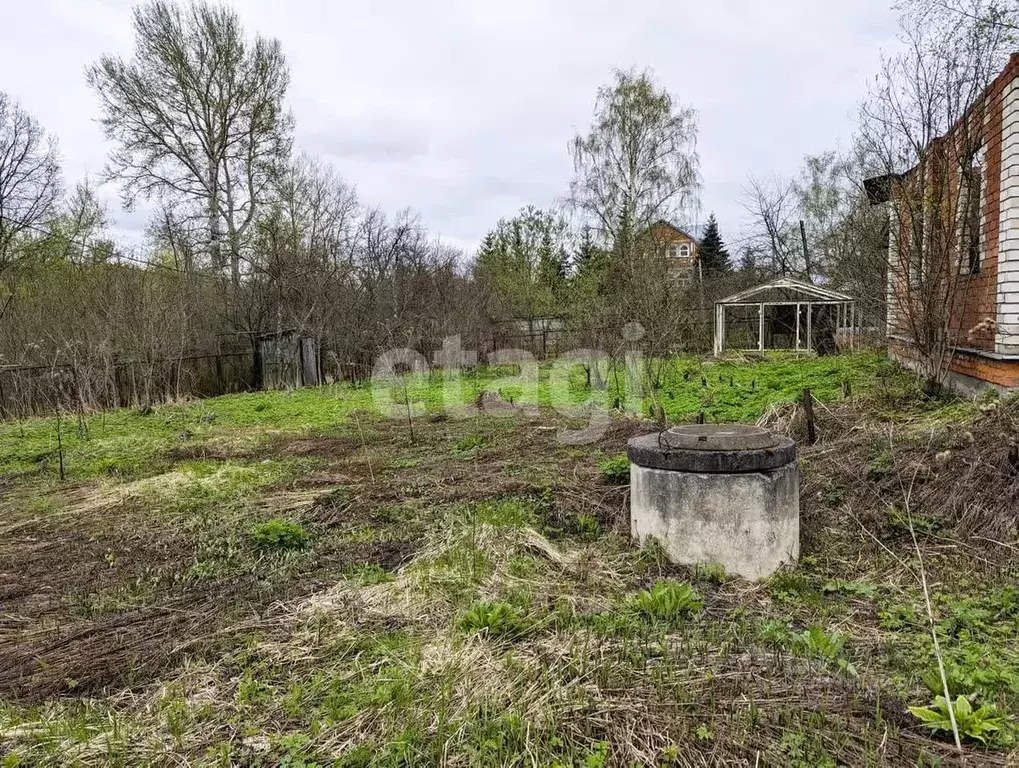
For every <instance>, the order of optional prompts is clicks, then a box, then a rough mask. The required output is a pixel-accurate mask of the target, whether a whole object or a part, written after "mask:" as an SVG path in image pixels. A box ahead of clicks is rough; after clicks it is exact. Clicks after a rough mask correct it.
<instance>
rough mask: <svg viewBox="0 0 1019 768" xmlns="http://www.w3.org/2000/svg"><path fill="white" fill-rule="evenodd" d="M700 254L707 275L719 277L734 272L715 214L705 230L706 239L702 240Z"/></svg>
mask: <svg viewBox="0 0 1019 768" xmlns="http://www.w3.org/2000/svg"><path fill="white" fill-rule="evenodd" d="M698 253H699V254H700V260H701V268H702V270H703V272H704V274H705V275H708V274H714V275H718V274H721V273H723V272H730V271H731V270H732V263H731V262H730V260H729V251H727V250H726V248H725V243H723V242H722V236H721V235H720V234H719V233H718V221H717V220H716V219H715V214H711V216H710V217H709V218H708V225H707V227H706V228H705V230H704V237H703V238H702V239H701V244H700V248H699V249H698Z"/></svg>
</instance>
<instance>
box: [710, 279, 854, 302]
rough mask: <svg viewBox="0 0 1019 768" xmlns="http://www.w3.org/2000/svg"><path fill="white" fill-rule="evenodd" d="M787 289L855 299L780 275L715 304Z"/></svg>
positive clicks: (828, 297)
mask: <svg viewBox="0 0 1019 768" xmlns="http://www.w3.org/2000/svg"><path fill="white" fill-rule="evenodd" d="M783 288H784V289H788V290H791V291H798V292H799V293H803V294H806V295H807V296H809V297H811V298H815V299H822V300H826V301H856V299H854V298H853V297H852V296H849V295H847V294H845V293H840V292H838V291H832V290H829V289H827V288H821V287H820V286H817V285H813V284H811V283H805V282H803V281H802V280H794V279H793V278H791V277H780V278H779V279H778V280H772V281H771V282H770V283H764V284H763V285H758V286H755V287H754V288H748V289H747V290H745V291H741V292H740V293H736V294H733V295H732V296H728V297H726V298H724V299H720V300H718V301H716V302H715V303H716V304H739V303H741V302H745V301H746V300H747V299H750V298H752V297H754V296H757V295H758V294H760V293H764V292H765V291H773V290H776V289H783ZM787 303H789V304H796V303H797V302H796V301H789V302H787Z"/></svg>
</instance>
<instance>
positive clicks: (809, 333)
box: [807, 301, 814, 351]
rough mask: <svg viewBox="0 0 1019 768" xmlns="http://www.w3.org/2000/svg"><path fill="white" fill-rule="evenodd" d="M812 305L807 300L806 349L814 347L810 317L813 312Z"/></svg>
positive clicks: (812, 320) (811, 318)
mask: <svg viewBox="0 0 1019 768" xmlns="http://www.w3.org/2000/svg"><path fill="white" fill-rule="evenodd" d="M813 306H814V305H813V304H811V303H810V302H809V301H808V302H807V351H810V350H811V349H813V348H814V329H813V327H812V326H813V323H814V318H813V317H811V315H813V314H814V312H813Z"/></svg>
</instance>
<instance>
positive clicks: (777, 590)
mask: <svg viewBox="0 0 1019 768" xmlns="http://www.w3.org/2000/svg"><path fill="white" fill-rule="evenodd" d="M768 586H769V589H770V592H771V596H772V597H773V598H774V599H775V600H783V601H785V602H799V601H801V600H804V599H806V598H808V597H814V598H815V600H819V599H820V598H819V596H818V595H817V592H816V591H815V589H814V586H813V585H812V584H811V583H810V579H808V578H807V577H806V576H804V575H803V574H802V573H790V572H787V571H782V572H779V573H776V574H775V575H774V576H773V577H772V579H771V583H770V584H769V585H768Z"/></svg>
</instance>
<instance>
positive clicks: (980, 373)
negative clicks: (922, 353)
mask: <svg viewBox="0 0 1019 768" xmlns="http://www.w3.org/2000/svg"><path fill="white" fill-rule="evenodd" d="M888 348H889V351H890V352H892V353H893V354H894V355H895V356H896V357H899V358H905V359H914V360H915V359H916V356H915V355H914V354H913V352H912V350H911V349H910V348H909V346H908V345H907V344H904V343H903V342H901V341H899V340H898V339H891V340H890V341H889V343H888ZM948 370H949V371H951V372H952V373H958V374H961V375H963V376H970V377H972V378H974V379H980V380H981V381H986V382H989V383H991V384H995V385H997V386H999V387H1005V388H1008V389H1015V388H1019V361H1016V360H995V359H994V358H990V357H984V356H983V355H981V354H979V353H972V352H963V351H959V352H956V353H955V355H954V357H953V358H952V362H951V363H950V364H949V366H948Z"/></svg>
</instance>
